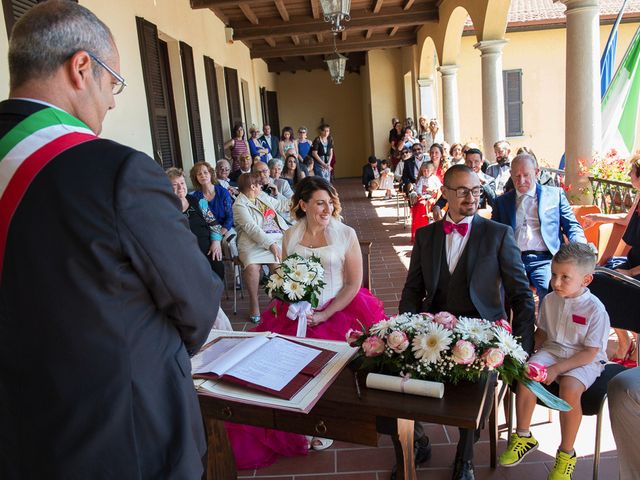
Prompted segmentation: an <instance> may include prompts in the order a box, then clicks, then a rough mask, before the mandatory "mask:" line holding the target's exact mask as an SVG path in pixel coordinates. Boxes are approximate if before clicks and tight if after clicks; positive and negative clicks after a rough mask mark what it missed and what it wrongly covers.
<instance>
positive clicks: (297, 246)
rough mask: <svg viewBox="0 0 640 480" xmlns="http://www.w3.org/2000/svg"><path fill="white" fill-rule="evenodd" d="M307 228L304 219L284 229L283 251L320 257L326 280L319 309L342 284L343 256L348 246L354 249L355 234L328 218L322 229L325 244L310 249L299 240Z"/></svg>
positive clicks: (355, 242) (288, 253)
mask: <svg viewBox="0 0 640 480" xmlns="http://www.w3.org/2000/svg"><path fill="white" fill-rule="evenodd" d="M306 228H307V220H306V219H305V218H303V219H302V220H300V221H299V222H298V223H296V224H295V225H294V226H293V227H291V228H290V229H289V230H288V231H287V233H286V236H285V241H286V251H287V255H291V254H292V253H297V254H299V255H301V256H303V257H304V258H309V257H310V256H311V255H315V256H316V257H319V258H320V263H322V268H324V281H325V283H326V285H325V287H324V288H323V290H322V293H321V294H320V301H319V302H318V308H320V309H321V308H322V307H323V306H324V305H325V304H326V303H327V302H328V301H329V300H331V299H333V298H335V296H336V295H337V294H338V292H339V291H340V289H341V288H342V286H343V284H344V257H345V255H346V253H347V250H348V249H349V248H354V247H355V248H357V246H358V245H357V236H356V233H355V230H354V229H353V228H351V227H349V226H347V225H345V224H343V223H341V222H340V221H339V220H336V219H334V218H331V220H330V222H329V225H328V226H327V228H326V229H325V231H324V236H325V238H326V240H327V245H326V246H324V247H316V248H310V247H305V246H304V245H301V243H300V242H301V241H302V237H303V235H304V232H305V229H306Z"/></svg>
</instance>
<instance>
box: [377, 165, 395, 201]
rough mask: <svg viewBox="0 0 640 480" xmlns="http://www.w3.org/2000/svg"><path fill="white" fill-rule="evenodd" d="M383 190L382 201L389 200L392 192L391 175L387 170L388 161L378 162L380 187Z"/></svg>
mask: <svg viewBox="0 0 640 480" xmlns="http://www.w3.org/2000/svg"><path fill="white" fill-rule="evenodd" d="M379 188H380V189H381V190H384V199H385V200H389V199H390V198H391V190H393V173H391V168H389V161H388V160H386V159H384V158H383V159H382V160H380V187H379Z"/></svg>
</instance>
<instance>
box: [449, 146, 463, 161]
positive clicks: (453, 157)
mask: <svg viewBox="0 0 640 480" xmlns="http://www.w3.org/2000/svg"><path fill="white" fill-rule="evenodd" d="M449 162H450V164H451V165H460V164H462V163H464V155H463V154H462V144H461V143H454V144H453V145H451V148H449Z"/></svg>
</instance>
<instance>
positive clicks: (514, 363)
mask: <svg viewBox="0 0 640 480" xmlns="http://www.w3.org/2000/svg"><path fill="white" fill-rule="evenodd" d="M346 340H347V342H348V343H349V344H350V345H351V346H356V347H358V354H357V355H358V356H359V357H360V360H361V364H360V368H361V369H364V370H369V371H376V372H380V373H386V374H390V375H400V376H402V377H404V378H405V379H406V378H412V379H419V380H431V381H436V382H448V383H452V384H456V383H458V382H459V381H461V380H468V381H477V380H478V379H479V378H480V376H481V375H482V374H483V373H484V372H487V371H492V370H495V371H497V372H498V373H499V374H500V375H501V377H502V379H503V381H505V382H507V383H509V384H511V383H512V382H513V381H514V380H518V381H521V382H523V383H524V384H525V385H526V386H527V388H529V389H531V390H532V391H533V392H534V393H535V394H536V395H538V397H539V398H541V399H542V400H543V401H544V402H545V403H547V405H549V406H551V407H552V408H557V409H566V408H567V407H568V405H566V404H564V403H562V401H561V400H560V399H558V398H557V397H554V396H553V395H551V394H550V393H548V392H547V391H546V390H545V389H544V388H543V387H542V386H540V384H539V383H537V382H540V381H544V378H546V375H544V371H543V370H544V367H542V366H541V365H538V364H531V365H529V364H527V363H526V360H527V352H525V351H524V349H523V348H522V346H521V345H520V343H519V342H518V340H517V339H516V337H514V336H513V335H512V333H511V326H510V325H509V323H508V322H507V321H506V320H499V321H497V322H489V321H487V320H484V319H480V318H466V317H459V318H458V317H455V316H454V315H452V314H450V313H448V312H440V313H436V314H435V315H433V314H431V313H420V314H401V315H397V316H395V317H391V318H390V319H389V320H382V321H380V322H378V323H376V324H374V325H372V326H371V327H369V330H368V331H354V330H350V331H349V332H348V333H347V338H346ZM543 377H544V378H543Z"/></svg>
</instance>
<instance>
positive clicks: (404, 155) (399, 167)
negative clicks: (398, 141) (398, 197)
mask: <svg viewBox="0 0 640 480" xmlns="http://www.w3.org/2000/svg"><path fill="white" fill-rule="evenodd" d="M410 158H411V150H409V149H408V148H405V149H403V150H402V152H401V155H400V160H399V161H398V163H397V164H396V168H395V170H394V172H393V175H394V176H395V179H396V181H398V182H402V173H403V172H404V164H405V162H406V161H407V160H409V159H410Z"/></svg>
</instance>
